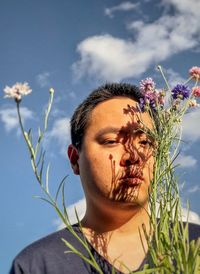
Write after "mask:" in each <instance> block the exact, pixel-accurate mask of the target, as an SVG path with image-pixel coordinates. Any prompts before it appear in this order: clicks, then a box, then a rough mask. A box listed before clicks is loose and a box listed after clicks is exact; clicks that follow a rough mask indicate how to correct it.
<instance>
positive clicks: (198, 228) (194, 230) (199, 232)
mask: <svg viewBox="0 0 200 274" xmlns="http://www.w3.org/2000/svg"><path fill="white" fill-rule="evenodd" d="M188 228H189V238H190V241H192V240H196V239H198V238H200V225H199V224H193V223H188Z"/></svg>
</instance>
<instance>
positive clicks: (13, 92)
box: [4, 82, 32, 102]
mask: <svg viewBox="0 0 200 274" xmlns="http://www.w3.org/2000/svg"><path fill="white" fill-rule="evenodd" d="M31 91H32V90H31V89H30V87H29V85H28V83H26V82H25V83H23V84H22V83H16V84H15V85H13V86H12V87H8V86H6V87H5V88H4V92H5V94H6V95H5V97H8V98H14V99H15V101H16V102H20V101H21V99H22V96H25V95H28V94H29V93H31Z"/></svg>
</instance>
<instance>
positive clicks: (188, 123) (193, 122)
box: [182, 108, 200, 142]
mask: <svg viewBox="0 0 200 274" xmlns="http://www.w3.org/2000/svg"><path fill="white" fill-rule="evenodd" d="M199 121H200V108H197V109H196V110H193V111H191V112H190V113H187V114H186V115H185V116H184V118H183V123H182V126H183V136H182V140H183V141H187V142H188V141H189V142H195V141H197V140H199V139H200V127H198V126H197V125H198V124H199Z"/></svg>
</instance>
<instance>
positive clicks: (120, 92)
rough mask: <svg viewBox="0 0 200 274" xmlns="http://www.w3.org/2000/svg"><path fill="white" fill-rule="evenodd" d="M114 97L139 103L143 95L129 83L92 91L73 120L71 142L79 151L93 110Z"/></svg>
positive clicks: (109, 85) (105, 86)
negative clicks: (125, 98) (126, 98)
mask: <svg viewBox="0 0 200 274" xmlns="http://www.w3.org/2000/svg"><path fill="white" fill-rule="evenodd" d="M114 97H128V98H131V99H133V100H135V101H137V102H139V101H140V98H143V95H142V93H141V92H140V90H139V88H138V87H137V86H134V85H131V84H127V83H111V84H109V83H107V84H105V85H102V86H100V87H99V88H97V89H95V90H94V91H92V92H91V93H90V94H89V95H88V97H87V98H86V99H85V100H84V101H83V102H82V103H81V104H80V105H79V106H78V107H77V108H76V110H75V112H74V114H73V116H72V118H71V141H72V144H73V145H74V146H75V147H76V148H77V149H78V150H81V146H82V143H83V138H84V134H85V131H86V129H87V126H88V122H89V119H90V114H91V112H92V110H93V109H94V108H95V107H96V106H97V105H98V104H99V103H101V102H104V101H107V100H109V99H112V98H114Z"/></svg>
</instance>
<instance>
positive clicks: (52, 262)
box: [10, 227, 85, 274]
mask: <svg viewBox="0 0 200 274" xmlns="http://www.w3.org/2000/svg"><path fill="white" fill-rule="evenodd" d="M74 230H75V232H77V234H78V236H80V237H81V238H82V237H83V236H82V234H81V232H80V231H79V230H78V229H77V227H76V228H75V229H74ZM62 239H65V240H66V241H67V242H69V243H70V244H71V245H72V246H73V247H75V248H76V249H78V250H79V251H81V252H83V253H84V252H85V249H84V247H83V246H82V245H81V243H80V242H79V241H78V240H77V239H76V237H74V236H73V235H72V233H71V232H70V231H69V230H67V229H63V230H60V231H57V232H55V233H52V234H50V235H48V236H46V237H44V238H42V239H40V240H38V241H36V242H34V243H32V244H31V245H29V246H27V247H26V248H25V249H23V250H22V251H21V252H20V253H19V254H18V255H17V257H16V258H15V259H14V261H13V265H12V268H11V271H10V274H21V273H26V274H29V273H30V274H45V273H48V274H56V273H59V274H64V273H74V271H75V270H76V268H77V272H76V271H75V272H76V273H81V271H82V272H83V273H84V269H82V270H81V268H82V267H84V265H83V263H82V261H81V259H80V258H79V257H78V256H77V255H75V254H72V253H69V254H66V252H67V251H69V248H68V247H67V246H66V244H65V243H64V241H63V240H62ZM72 270H73V271H72Z"/></svg>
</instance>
